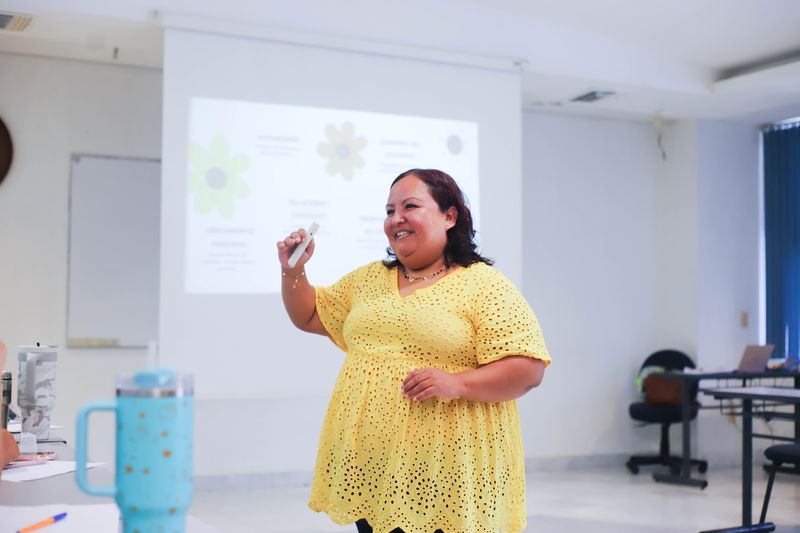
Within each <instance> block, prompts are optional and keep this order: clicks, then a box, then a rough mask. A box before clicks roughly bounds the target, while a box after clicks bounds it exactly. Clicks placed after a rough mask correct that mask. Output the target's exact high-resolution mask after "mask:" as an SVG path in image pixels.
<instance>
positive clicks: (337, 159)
mask: <svg viewBox="0 0 800 533" xmlns="http://www.w3.org/2000/svg"><path fill="white" fill-rule="evenodd" d="M354 133H355V127H354V126H353V123H352V122H350V121H346V122H345V123H344V124H342V128H341V129H338V128H337V127H336V126H334V125H333V124H328V126H327V127H326V128H325V134H326V135H327V136H328V142H327V143H321V144H320V145H319V146H317V152H319V155H321V156H322V157H326V158H327V159H328V166H327V168H326V170H327V171H328V174H331V175H334V174H337V173H339V172H341V173H342V176H344V179H347V180H351V179H353V169H355V168H361V167H363V166H364V158H362V157H361V154H359V152H360V151H361V150H363V149H364V147H365V146H366V145H367V140H366V139H365V138H364V137H358V138H356V137H353V134H354Z"/></svg>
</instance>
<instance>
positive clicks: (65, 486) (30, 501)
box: [0, 442, 219, 533]
mask: <svg viewBox="0 0 800 533" xmlns="http://www.w3.org/2000/svg"><path fill="white" fill-rule="evenodd" d="M39 450H40V451H50V450H52V451H55V452H56V454H57V457H56V459H59V460H64V461H74V460H75V451H74V450H73V449H72V448H70V447H69V446H67V445H66V444H64V443H41V442H40V443H39ZM89 477H90V479H91V482H92V484H96V485H113V484H114V472H113V470H112V469H111V468H110V467H105V466H98V467H97V468H92V469H91V470H90V473H89ZM113 501H114V500H112V499H111V498H98V497H97V496H90V495H88V494H85V493H84V492H83V491H81V490H80V489H79V488H78V485H77V483H76V482H75V473H74V472H70V473H69V474H63V475H60V476H53V477H48V478H44V479H36V480H33V481H21V482H18V483H15V482H12V481H6V480H3V479H0V504H2V505H6V506H9V507H24V506H30V505H49V504H67V505H98V504H108V503H113ZM120 531H122V526H121V522H120ZM186 532H187V533H219V532H218V531H217V530H216V529H214V528H212V527H211V526H209V525H207V524H206V523H204V522H202V521H200V520H198V519H197V518H195V517H193V516H191V515H188V514H187V515H186Z"/></svg>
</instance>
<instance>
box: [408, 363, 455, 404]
mask: <svg viewBox="0 0 800 533" xmlns="http://www.w3.org/2000/svg"><path fill="white" fill-rule="evenodd" d="M463 389H464V383H463V381H462V379H461V377H460V376H459V375H458V374H450V373H448V372H445V371H444V370H439V369H436V368H418V369H417V370H412V371H411V372H409V373H408V375H407V376H406V379H404V380H403V396H405V397H406V398H408V399H409V400H414V401H422V400H426V399H428V398H433V397H437V398H443V399H446V400H451V399H453V398H459V397H460V396H461V395H462V392H463Z"/></svg>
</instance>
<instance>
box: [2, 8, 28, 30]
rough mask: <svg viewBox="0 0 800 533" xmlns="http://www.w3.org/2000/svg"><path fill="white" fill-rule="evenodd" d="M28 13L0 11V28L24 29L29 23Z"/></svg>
mask: <svg viewBox="0 0 800 533" xmlns="http://www.w3.org/2000/svg"><path fill="white" fill-rule="evenodd" d="M32 18H33V17H31V16H30V15H24V14H22V13H8V12H6V11H0V30H5V31H24V30H25V28H27V27H28V24H30V23H31V19H32Z"/></svg>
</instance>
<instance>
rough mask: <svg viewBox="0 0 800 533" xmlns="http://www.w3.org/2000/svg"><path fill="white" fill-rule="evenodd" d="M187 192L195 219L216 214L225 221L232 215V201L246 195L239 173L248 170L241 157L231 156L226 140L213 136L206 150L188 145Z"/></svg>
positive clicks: (244, 158) (247, 163)
mask: <svg viewBox="0 0 800 533" xmlns="http://www.w3.org/2000/svg"><path fill="white" fill-rule="evenodd" d="M189 164H190V170H189V186H188V189H189V192H190V193H195V197H194V210H195V212H196V213H197V214H199V215H205V214H207V213H210V212H211V211H212V210H213V209H215V208H216V209H217V210H219V212H220V214H221V215H222V216H224V217H226V218H229V217H230V216H231V215H233V211H234V201H235V198H244V197H246V196H248V195H249V194H250V187H249V186H248V185H247V183H246V182H245V181H244V180H243V179H242V177H241V176H242V173H243V172H244V171H245V170H247V168H248V167H249V166H250V158H249V157H247V156H246V155H244V154H237V155H235V156H232V155H231V153H230V147H229V145H228V139H226V138H225V137H223V136H221V135H217V136H216V137H214V139H213V140H212V141H211V147H210V149H208V150H206V149H205V148H204V147H202V146H200V145H199V144H191V145H189Z"/></svg>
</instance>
